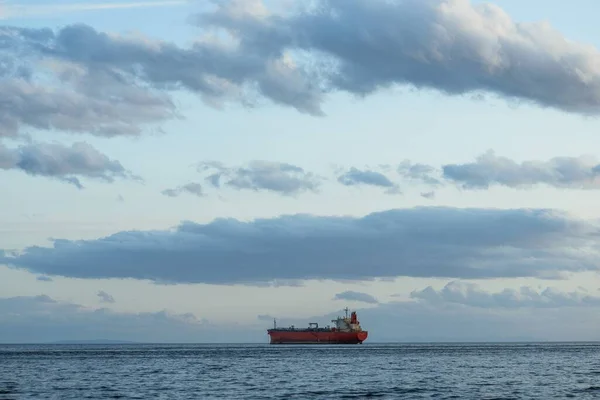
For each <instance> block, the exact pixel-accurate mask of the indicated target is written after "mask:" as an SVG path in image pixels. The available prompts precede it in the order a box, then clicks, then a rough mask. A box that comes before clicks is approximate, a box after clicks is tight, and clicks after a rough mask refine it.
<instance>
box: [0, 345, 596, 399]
mask: <svg viewBox="0 0 600 400" xmlns="http://www.w3.org/2000/svg"><path fill="white" fill-rule="evenodd" d="M362 398H378V399H564V398H577V399H593V398H600V344H598V343H552V344H382V345H379V344H366V343H365V344H363V345H348V346H328V345H306V346H302V345H298V346H271V345H0V399H362Z"/></svg>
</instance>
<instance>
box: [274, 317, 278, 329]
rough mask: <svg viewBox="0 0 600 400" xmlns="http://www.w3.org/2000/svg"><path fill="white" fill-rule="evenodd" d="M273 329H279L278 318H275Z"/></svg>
mask: <svg viewBox="0 0 600 400" xmlns="http://www.w3.org/2000/svg"><path fill="white" fill-rule="evenodd" d="M273 329H277V320H276V319H275V318H273Z"/></svg>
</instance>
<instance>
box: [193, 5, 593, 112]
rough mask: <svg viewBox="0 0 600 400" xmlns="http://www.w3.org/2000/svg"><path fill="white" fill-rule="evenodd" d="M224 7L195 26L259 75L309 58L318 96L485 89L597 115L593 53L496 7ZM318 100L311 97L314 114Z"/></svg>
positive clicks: (304, 91)
mask: <svg viewBox="0 0 600 400" xmlns="http://www.w3.org/2000/svg"><path fill="white" fill-rule="evenodd" d="M224 3H225V4H226V5H225V6H223V7H222V8H221V9H219V10H218V11H217V12H216V13H215V14H205V15H201V16H199V17H198V24H199V25H203V24H211V25H215V26H219V27H223V28H225V29H227V30H228V31H229V32H230V33H231V34H233V35H235V36H236V37H238V38H239V39H240V40H241V43H242V44H241V47H242V48H244V49H245V50H246V51H248V52H251V53H252V54H253V55H255V56H256V57H262V60H261V62H260V63H256V64H261V67H263V68H264V65H265V63H266V62H267V61H266V60H268V61H273V60H279V59H280V57H281V54H282V53H284V52H285V51H296V50H300V51H308V52H309V53H310V54H311V56H312V59H311V63H310V64H309V65H311V66H313V65H316V67H312V68H311V67H308V66H304V69H305V70H306V71H308V74H309V76H310V74H312V76H314V77H318V78H320V80H321V86H322V87H323V88H324V89H323V90H324V91H328V90H343V91H347V92H350V93H355V94H358V95H366V94H370V93H373V92H375V91H377V90H378V89H380V88H386V87H389V86H392V85H396V84H399V85H410V86H413V87H416V88H419V89H435V90H438V91H441V92H443V93H446V94H449V95H463V94H477V93H480V92H487V93H493V94H496V95H499V96H502V97H506V98H509V99H518V100H521V101H528V102H532V103H536V104H538V105H541V106H543V107H553V108H556V109H560V110H564V111H567V112H575V113H581V114H598V112H599V111H600V108H599V104H600V74H599V73H598V72H597V71H596V69H595V68H594V65H595V60H596V59H597V58H598V57H599V55H600V52H599V51H598V50H597V49H596V48H594V47H592V46H589V45H586V44H583V43H576V42H573V41H567V40H566V39H565V38H564V37H563V36H562V35H561V33H560V32H558V31H556V30H554V29H553V28H551V27H550V26H548V25H547V24H546V23H518V22H514V21H513V20H511V18H510V16H508V15H507V14H506V13H505V12H504V11H503V10H502V9H501V8H500V7H498V6H496V5H491V4H470V3H469V2H467V1H448V0H405V1H394V2H391V1H383V0H380V1H375V0H347V1H333V0H322V1H317V2H315V5H314V6H313V7H305V8H304V9H301V8H300V7H298V10H297V12H295V13H294V12H291V13H289V14H286V15H268V14H266V13H261V14H258V13H256V12H254V13H251V12H246V13H244V12H243V10H241V9H240V8H232V7H231V6H228V5H229V4H234V5H237V2H233V3H232V2H224ZM365 32H368V34H366V33H365ZM256 64H255V65H256ZM307 64H308V63H307ZM294 89H295V90H293V91H292V92H294V91H295V92H296V93H297V94H298V95H303V97H302V98H303V99H306V95H307V93H312V92H311V91H309V90H307V89H306V87H305V86H303V85H299V84H298V85H297V86H296V87H294ZM286 94H287V93H286ZM320 99H321V98H320V97H314V98H311V99H310V100H312V101H314V102H315V103H314V105H313V109H316V108H317V107H318V105H319V104H318V103H316V100H320ZM276 100H278V99H276ZM280 102H281V101H280ZM305 107H306V106H305Z"/></svg>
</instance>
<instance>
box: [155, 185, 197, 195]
mask: <svg viewBox="0 0 600 400" xmlns="http://www.w3.org/2000/svg"><path fill="white" fill-rule="evenodd" d="M161 193H162V194H164V195H165V196H169V197H177V196H179V195H180V194H182V193H189V194H192V195H194V196H198V197H203V196H204V191H203V189H202V185H201V184H199V183H195V182H190V183H187V184H185V185H182V186H179V187H177V188H175V189H165V190H163V191H162V192H161Z"/></svg>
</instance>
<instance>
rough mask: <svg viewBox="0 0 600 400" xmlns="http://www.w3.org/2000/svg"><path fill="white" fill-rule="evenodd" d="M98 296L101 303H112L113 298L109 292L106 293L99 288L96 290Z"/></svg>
mask: <svg viewBox="0 0 600 400" xmlns="http://www.w3.org/2000/svg"><path fill="white" fill-rule="evenodd" d="M98 297H99V298H100V302H102V303H114V302H115V298H114V297H112V296H111V295H110V294H108V293H106V292H105V291H104V290H100V291H99V292H98Z"/></svg>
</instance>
